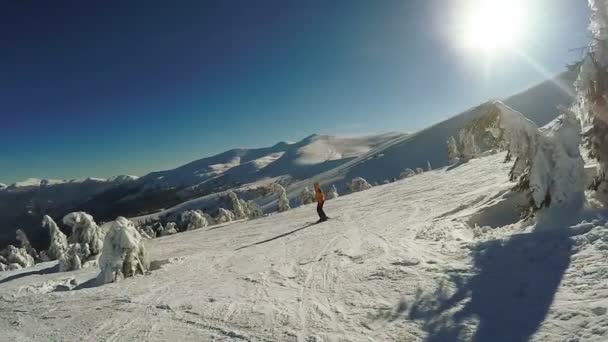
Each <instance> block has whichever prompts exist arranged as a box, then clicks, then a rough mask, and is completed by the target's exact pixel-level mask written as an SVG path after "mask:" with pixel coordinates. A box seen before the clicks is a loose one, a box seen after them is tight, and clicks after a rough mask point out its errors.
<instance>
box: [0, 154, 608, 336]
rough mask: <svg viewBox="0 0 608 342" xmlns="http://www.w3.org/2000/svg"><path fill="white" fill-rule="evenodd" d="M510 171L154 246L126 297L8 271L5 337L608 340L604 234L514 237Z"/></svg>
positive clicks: (497, 161) (479, 172)
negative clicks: (146, 268)
mask: <svg viewBox="0 0 608 342" xmlns="http://www.w3.org/2000/svg"><path fill="white" fill-rule="evenodd" d="M504 157H505V155H504V153H501V154H497V155H493V156H489V157H485V158H481V159H473V160H472V161H470V162H469V163H467V164H464V165H459V166H457V167H454V168H452V169H451V170H447V169H445V168H443V169H437V170H433V171H430V172H425V173H423V174H420V175H418V176H416V177H412V178H408V179H405V180H402V181H398V182H395V183H391V184H386V185H380V186H376V187H373V188H371V189H369V190H367V191H364V192H361V193H354V194H351V195H348V196H341V197H339V198H336V199H335V200H332V201H329V202H327V203H326V204H325V211H326V212H327V214H328V216H330V217H331V219H330V220H329V221H328V222H325V223H321V224H318V225H313V224H311V222H314V221H316V212H315V209H314V208H313V207H311V206H303V207H300V208H296V209H293V210H290V211H287V212H284V213H280V214H273V215H270V216H267V217H264V218H260V219H257V220H250V221H238V222H233V223H229V224H224V225H220V226H211V227H209V228H207V229H199V230H194V231H188V232H183V233H179V234H175V235H171V236H166V237H161V238H157V239H154V240H147V241H145V244H146V248H147V250H148V252H149V254H150V259H151V260H152V263H151V266H150V269H151V273H149V274H147V275H144V276H141V275H139V276H135V277H133V278H128V279H124V280H123V281H121V282H118V283H112V284H105V285H102V286H96V285H95V284H94V283H93V280H94V279H95V277H96V276H97V271H96V270H95V269H94V268H88V269H82V270H78V271H74V272H68V273H53V267H54V265H55V264H56V263H43V264H39V265H36V266H35V267H34V268H28V269H27V270H15V271H7V272H2V273H0V330H1V331H2V332H3V334H2V337H1V338H2V339H5V340H7V341H23V340H28V341H49V340H68V341H72V340H102V341H106V340H107V341H131V340H145V341H211V340H219V341H457V340H462V341H526V340H531V341H605V340H606V338H607V336H608V332H607V331H608V314H607V308H608V266H606V263H605V253H606V251H607V250H608V228H607V227H608V224H606V221H605V220H602V219H595V220H592V219H589V221H590V222H588V223H586V222H583V223H580V224H577V225H574V226H568V225H569V223H566V222H563V227H560V228H561V229H552V230H550V231H543V232H540V231H536V230H534V229H535V227H533V226H530V225H529V224H528V223H523V222H517V221H518V220H519V217H518V212H517V206H516V204H517V203H518V201H519V200H521V196H520V195H519V194H513V193H510V192H509V191H508V190H509V189H510V188H511V187H512V186H513V183H510V182H508V181H507V179H508V171H509V169H510V167H511V164H504V163H502V160H504ZM589 215H592V214H589ZM592 216H594V215H592ZM595 216H597V215H595ZM579 219H580V218H579ZM581 220H582V219H580V220H579V222H580V221H581ZM530 224H531V223H530ZM492 227H493V228H492ZM75 284H78V285H75ZM66 289H71V291H65V290H66Z"/></svg>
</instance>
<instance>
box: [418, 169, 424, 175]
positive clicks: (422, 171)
mask: <svg viewBox="0 0 608 342" xmlns="http://www.w3.org/2000/svg"><path fill="white" fill-rule="evenodd" d="M421 173H424V169H423V168H421V167H417V168H416V174H417V175H419V174H421Z"/></svg>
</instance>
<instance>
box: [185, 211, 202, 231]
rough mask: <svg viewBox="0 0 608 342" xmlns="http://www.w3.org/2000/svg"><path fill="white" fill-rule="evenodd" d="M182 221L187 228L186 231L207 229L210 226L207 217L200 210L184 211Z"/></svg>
mask: <svg viewBox="0 0 608 342" xmlns="http://www.w3.org/2000/svg"><path fill="white" fill-rule="evenodd" d="M181 221H182V225H183V226H184V227H185V230H194V229H199V228H205V227H207V226H208V225H209V222H207V219H206V218H205V215H204V214H203V212H202V211H200V210H188V211H184V212H183V213H182V215H181Z"/></svg>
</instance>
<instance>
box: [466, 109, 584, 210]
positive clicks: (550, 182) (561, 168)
mask: <svg viewBox="0 0 608 342" xmlns="http://www.w3.org/2000/svg"><path fill="white" fill-rule="evenodd" d="M485 115H487V117H484V118H482V119H483V122H484V124H483V125H479V126H478V129H479V131H484V132H490V133H491V134H492V139H493V140H494V142H495V143H496V144H497V147H498V148H500V149H504V150H507V151H509V152H510V153H511V154H512V156H513V157H515V163H514V164H513V167H512V169H511V172H510V178H511V180H512V181H517V182H518V184H517V186H516V189H517V190H520V191H524V192H526V193H527V194H528V199H529V203H530V210H531V211H535V210H538V209H540V208H543V207H547V206H549V205H553V204H563V203H566V202H570V201H581V200H582V189H583V185H582V181H583V160H582V158H581V156H580V151H579V144H580V130H581V128H580V124H579V122H578V120H577V119H576V116H575V115H574V113H573V112H571V111H566V112H564V113H563V114H562V115H560V116H559V117H558V118H557V119H556V120H554V121H553V122H551V123H550V124H549V125H548V126H547V127H546V128H545V129H543V130H542V131H541V130H539V129H538V128H537V126H536V125H535V124H534V123H533V122H532V121H530V120H528V119H527V118H526V117H525V116H523V115H522V114H521V113H519V112H516V111H514V110H513V109H511V108H509V107H507V106H506V105H505V104H503V103H501V102H498V101H496V102H494V103H492V104H491V106H490V107H489V108H488V110H487V112H486V114H485Z"/></svg>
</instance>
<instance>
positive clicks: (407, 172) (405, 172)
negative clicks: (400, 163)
mask: <svg viewBox="0 0 608 342" xmlns="http://www.w3.org/2000/svg"><path fill="white" fill-rule="evenodd" d="M415 175H416V171H414V170H412V169H409V168H408V169H405V170H403V172H401V174H400V175H399V179H405V178H410V177H414V176H415Z"/></svg>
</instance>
